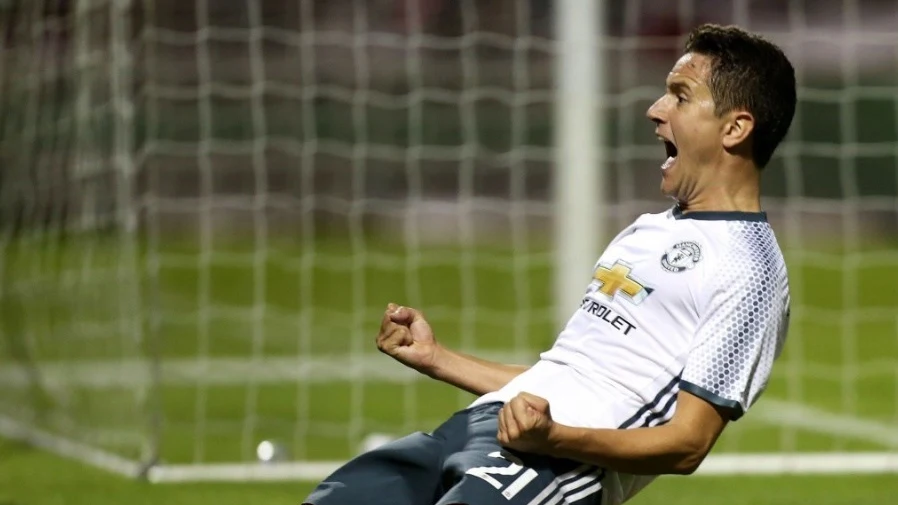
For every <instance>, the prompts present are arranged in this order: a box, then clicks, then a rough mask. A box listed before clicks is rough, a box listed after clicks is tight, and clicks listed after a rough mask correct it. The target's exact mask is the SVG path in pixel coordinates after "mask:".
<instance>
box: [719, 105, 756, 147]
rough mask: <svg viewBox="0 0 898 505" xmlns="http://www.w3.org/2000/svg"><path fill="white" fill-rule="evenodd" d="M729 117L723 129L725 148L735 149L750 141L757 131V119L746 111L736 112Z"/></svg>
mask: <svg viewBox="0 0 898 505" xmlns="http://www.w3.org/2000/svg"><path fill="white" fill-rule="evenodd" d="M729 116H730V117H729V119H728V121H727V122H726V124H724V127H723V146H724V147H725V148H727V149H733V148H735V147H736V146H738V145H741V144H744V143H746V141H747V140H748V139H749V137H750V136H751V132H752V131H754V129H755V118H754V117H753V116H752V115H751V114H749V113H748V112H746V111H744V110H735V111H733V112H731V113H730V114H729Z"/></svg>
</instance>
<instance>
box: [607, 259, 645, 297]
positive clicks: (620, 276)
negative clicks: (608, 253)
mask: <svg viewBox="0 0 898 505" xmlns="http://www.w3.org/2000/svg"><path fill="white" fill-rule="evenodd" d="M631 271H632V267H630V265H628V264H627V263H626V262H624V261H620V260H617V261H615V262H614V265H612V266H611V267H607V266H605V265H602V264H599V268H597V269H596V272H595V275H593V279H595V280H596V281H598V282H599V288H598V292H599V293H602V294H603V295H605V296H607V297H608V298H611V299H613V298H614V297H615V296H616V295H617V293H623V294H624V295H626V296H627V298H629V299H630V301H632V302H633V303H634V304H636V305H639V304H640V303H642V301H643V300H645V299H646V297H647V296H649V295H650V294H651V293H652V291H654V289H652V288H649V287H646V286H644V285H643V284H642V283H641V282H639V281H638V280H636V279H635V278H633V277H632V276H631V275H630V272H631Z"/></svg>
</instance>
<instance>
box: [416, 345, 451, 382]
mask: <svg viewBox="0 0 898 505" xmlns="http://www.w3.org/2000/svg"><path fill="white" fill-rule="evenodd" d="M450 360H451V354H450V353H449V352H447V349H446V348H445V347H443V346H441V345H440V344H434V349H433V355H432V357H431V359H430V363H429V364H428V365H427V366H425V367H423V368H422V369H421V370H419V372H421V373H422V374H424V375H426V376H428V377H430V378H431V379H436V380H443V379H444V378H445V377H446V373H447V371H448V370H450V369H451V366H450V365H449V363H448V362H449V361H450Z"/></svg>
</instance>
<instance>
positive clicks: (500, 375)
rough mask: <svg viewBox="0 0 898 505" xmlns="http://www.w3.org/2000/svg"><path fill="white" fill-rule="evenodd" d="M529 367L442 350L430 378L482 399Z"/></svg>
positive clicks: (430, 372)
mask: <svg viewBox="0 0 898 505" xmlns="http://www.w3.org/2000/svg"><path fill="white" fill-rule="evenodd" d="M528 368H530V367H529V366H525V365H506V364H502V363H496V362H493V361H487V360H484V359H480V358H477V357H474V356H471V355H468V354H464V353H460V352H457V351H453V350H450V349H445V348H442V349H441V350H440V353H439V355H438V358H437V359H436V360H435V362H434V366H433V368H432V369H431V370H430V371H429V373H428V375H429V376H431V377H433V378H434V379H437V380H439V381H442V382H445V383H447V384H451V385H453V386H455V387H457V388H459V389H463V390H465V391H467V392H469V393H473V394H475V395H478V396H479V395H483V394H486V393H490V392H493V391H497V390H499V389H501V388H502V387H503V386H505V385H506V384H508V383H509V382H510V381H511V380H512V379H514V378H515V377H517V376H518V375H520V374H521V373H523V372H524V371H525V370H527V369H528Z"/></svg>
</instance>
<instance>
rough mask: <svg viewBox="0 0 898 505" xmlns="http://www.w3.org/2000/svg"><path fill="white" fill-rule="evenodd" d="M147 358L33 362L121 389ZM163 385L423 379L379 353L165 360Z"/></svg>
mask: <svg viewBox="0 0 898 505" xmlns="http://www.w3.org/2000/svg"><path fill="white" fill-rule="evenodd" d="M477 354H478V355H479V356H482V357H483V358H484V359H489V360H493V361H501V362H503V363H527V362H534V361H535V360H536V359H538V356H537V355H536V353H482V352H478V353H477ZM151 365H152V363H151V361H150V360H146V359H143V360H141V359H123V360H116V361H110V360H104V361H70V362H51V363H38V364H37V370H38V375H39V376H40V378H41V380H43V381H44V382H45V384H46V385H48V386H50V387H51V388H52V387H53V386H54V385H65V386H68V387H72V386H80V387H86V388H94V389H120V388H130V387H141V386H147V385H149V384H150V383H151V382H152V375H151V371H152V370H151ZM160 379H161V382H162V384H164V385H190V384H207V385H241V384H246V383H247V382H248V381H252V382H253V383H254V384H265V383H284V382H303V383H326V382H339V381H351V380H362V379H364V380H372V381H383V382H395V383H407V382H412V381H415V380H421V379H426V377H425V376H423V375H421V374H418V373H417V372H415V371H414V370H411V369H409V368H406V367H404V366H402V365H400V364H399V363H396V362H395V361H393V360H392V359H390V358H389V357H387V356H385V355H383V354H375V353H368V354H360V355H356V356H352V355H349V356H345V355H344V356H320V355H318V356H314V357H264V358H260V359H258V360H254V359H252V358H245V357H240V358H208V359H203V358H196V359H164V360H163V361H162V363H161V364H160ZM29 380H30V377H29V375H28V373H27V369H26V367H24V366H21V365H15V364H9V365H6V366H4V367H2V368H0V385H3V386H9V387H13V388H16V387H18V388H23V387H27V386H28V385H29V384H30V382H29Z"/></svg>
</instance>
